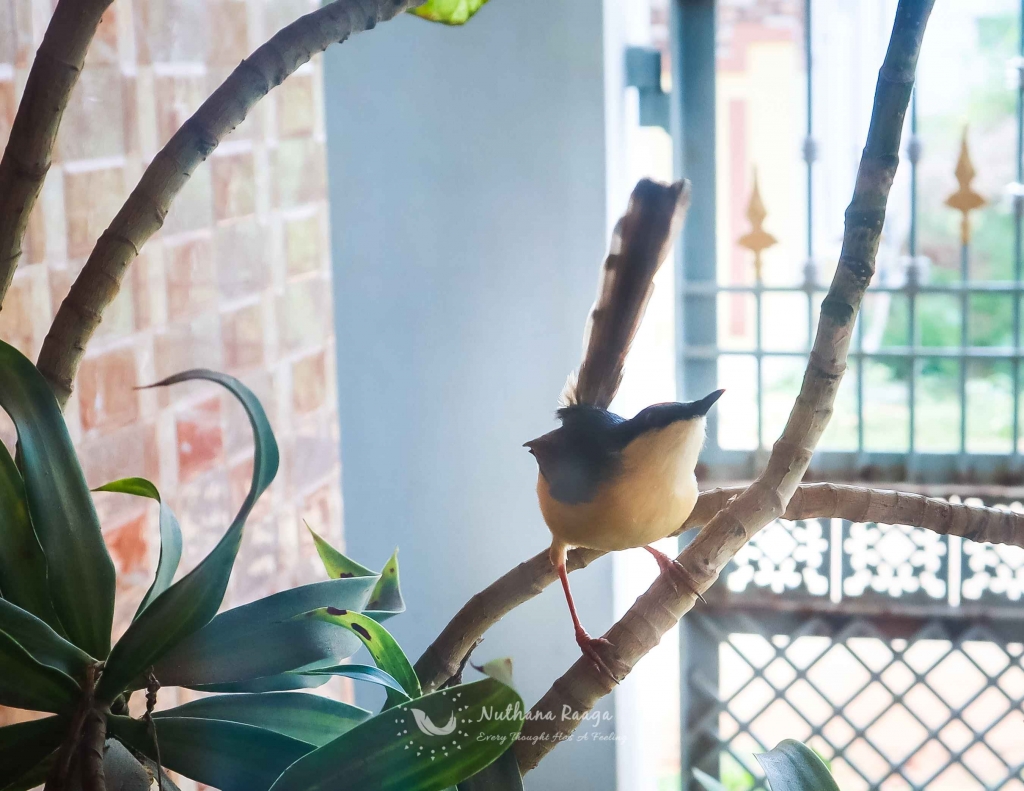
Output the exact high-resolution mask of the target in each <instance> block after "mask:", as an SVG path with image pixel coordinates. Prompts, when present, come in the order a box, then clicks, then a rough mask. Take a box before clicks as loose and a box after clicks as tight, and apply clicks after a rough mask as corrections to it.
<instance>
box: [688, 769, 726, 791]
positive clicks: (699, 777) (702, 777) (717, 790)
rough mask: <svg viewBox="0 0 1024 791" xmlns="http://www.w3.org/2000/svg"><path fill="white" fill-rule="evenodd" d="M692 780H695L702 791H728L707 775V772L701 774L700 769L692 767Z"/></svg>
mask: <svg viewBox="0 0 1024 791" xmlns="http://www.w3.org/2000/svg"><path fill="white" fill-rule="evenodd" d="M693 779H694V780H696V781H697V782H698V783H699V784H700V786H701V788H703V789H704V791H728V789H726V787H725V786H724V785H722V784H721V783H720V782H718V781H717V780H716V779H715V778H713V777H712V776H711V775H709V774H708V773H707V772H702V771H701V770H700V769H697V768H696V767H694V770H693Z"/></svg>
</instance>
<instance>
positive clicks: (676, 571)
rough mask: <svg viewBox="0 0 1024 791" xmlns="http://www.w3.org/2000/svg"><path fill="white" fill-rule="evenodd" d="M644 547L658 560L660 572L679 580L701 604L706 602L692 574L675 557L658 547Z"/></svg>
mask: <svg viewBox="0 0 1024 791" xmlns="http://www.w3.org/2000/svg"><path fill="white" fill-rule="evenodd" d="M644 549H646V550H647V551H648V552H650V553H651V554H652V555H654V559H655V560H656V561H658V568H660V569H661V573H662V574H668V575H669V576H671V577H674V578H676V579H679V580H681V581H682V583H683V585H684V587H686V588H687V589H688V590H689V591H690V592H691V593H693V595H694V596H696V597H697V598H698V599H700V602H701V604H707V603H708V602H707V599H705V598H704V597H703V596H702V595H701V593H700V589H699V588H698V587H697V583H696V581H695V580H694V579H693V576H692V575H691V574H690V572H689V571H687V570H686V567H685V566H684V565H683V564H682V563H680V562H679V561H678V560H676V559H675V558H670V557H669V556H668V555H666V554H665V553H664V552H662V551H661V550H659V549H655V548H654V547H644Z"/></svg>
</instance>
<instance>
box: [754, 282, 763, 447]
mask: <svg viewBox="0 0 1024 791" xmlns="http://www.w3.org/2000/svg"><path fill="white" fill-rule="evenodd" d="M763 294H764V283H763V282H762V280H761V273H760V271H758V274H757V281H756V283H755V285H754V320H755V321H756V322H757V327H756V328H755V330H754V344H755V345H754V361H755V363H756V365H757V449H758V450H763V449H764V365H763V363H764V349H763V348H762V346H761V343H762V338H761V303H762V296H763Z"/></svg>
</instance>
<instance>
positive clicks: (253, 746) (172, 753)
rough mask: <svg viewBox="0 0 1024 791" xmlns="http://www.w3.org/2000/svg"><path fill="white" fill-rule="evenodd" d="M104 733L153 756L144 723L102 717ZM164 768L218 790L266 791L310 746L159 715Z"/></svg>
mask: <svg viewBox="0 0 1024 791" xmlns="http://www.w3.org/2000/svg"><path fill="white" fill-rule="evenodd" d="M107 723H108V731H109V732H110V733H111V734H112V735H113V736H115V737H116V738H118V739H119V740H121V741H122V742H124V743H125V744H127V745H128V746H129V747H131V748H133V749H135V750H138V751H139V752H140V753H143V754H144V755H148V756H149V757H150V758H153V759H155V758H156V752H155V750H154V748H153V740H152V737H151V735H150V732H149V729H148V727H147V725H146V723H144V722H142V721H140V720H133V719H130V718H128V717H116V716H111V717H108V718H107ZM156 732H157V738H158V739H159V742H160V758H161V760H162V761H163V765H164V766H166V767H167V768H168V769H170V770H171V771H174V772H179V773H181V774H183V775H185V777H188V778H191V779H192V780H195V781H196V782H197V783H205V784H206V785H209V786H213V787H214V788H219V789H221V791H266V789H267V788H269V787H270V786H271V785H273V783H274V781H275V780H276V779H277V778H278V777H279V776H280V775H281V773H282V772H284V770H285V769H287V768H288V767H289V766H290V765H291V764H293V763H295V761H297V760H298V759H299V758H301V757H302V756H304V755H306V754H308V753H309V752H311V751H312V750H313V745H311V744H308V743H306V742H303V741H299V740H298V739H292V738H291V737H289V736H282V735H281V734H279V733H274V732H273V731H269V730H266V729H265V728H257V727H254V726H252V725H243V724H241V723H237V722H225V721H223V720H204V719H192V718H187V717H161V718H160V720H158V721H157V725H156Z"/></svg>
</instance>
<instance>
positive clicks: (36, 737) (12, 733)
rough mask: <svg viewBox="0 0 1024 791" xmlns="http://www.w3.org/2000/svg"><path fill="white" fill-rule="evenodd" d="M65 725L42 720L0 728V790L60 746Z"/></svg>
mask: <svg viewBox="0 0 1024 791" xmlns="http://www.w3.org/2000/svg"><path fill="white" fill-rule="evenodd" d="M67 728H68V721H67V720H65V719H61V718H60V717H46V718H45V719H41V720H32V721H31V722H19V723H18V724H17V725H8V726H7V727H5V728H0V788H5V787H6V786H7V785H8V783H13V782H16V781H18V780H20V779H21V778H22V776H23V775H25V774H26V773H28V772H29V771H31V770H32V769H33V768H34V767H35V766H37V765H38V764H39V763H41V762H42V761H43V759H45V758H46V756H48V755H49V754H50V753H52V752H53V751H54V750H56V749H57V747H59V746H60V743H61V741H62V740H63V738H64V733H65V731H67Z"/></svg>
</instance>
